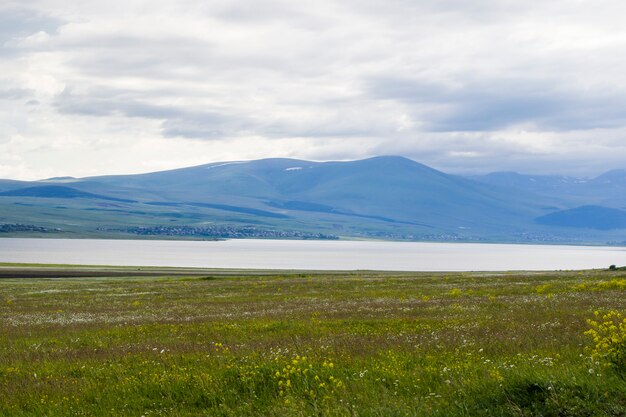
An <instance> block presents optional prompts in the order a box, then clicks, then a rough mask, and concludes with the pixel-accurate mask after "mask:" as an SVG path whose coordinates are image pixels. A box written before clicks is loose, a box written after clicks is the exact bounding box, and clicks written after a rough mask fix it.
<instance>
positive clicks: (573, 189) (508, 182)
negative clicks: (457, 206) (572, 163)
mask: <svg viewBox="0 0 626 417" xmlns="http://www.w3.org/2000/svg"><path fill="white" fill-rule="evenodd" d="M469 178H471V179H473V180H475V181H478V182H481V183H483V184H488V185H491V186H499V187H507V188H509V189H515V190H517V191H524V192H530V193H533V194H536V195H539V196H542V197H543V198H549V199H552V204H553V205H556V206H560V207H561V208H573V207H575V206H581V205H599V206H607V207H613V208H626V170H613V171H608V172H606V173H604V174H602V175H600V176H598V177H595V178H582V177H568V176H560V175H525V174H518V173H516V172H494V173H491V174H487V175H479V176H472V177H469Z"/></svg>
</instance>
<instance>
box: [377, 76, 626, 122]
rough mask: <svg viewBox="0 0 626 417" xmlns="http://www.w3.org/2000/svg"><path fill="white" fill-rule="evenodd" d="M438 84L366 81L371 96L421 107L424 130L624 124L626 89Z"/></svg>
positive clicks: (518, 82)
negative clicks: (588, 89) (602, 89)
mask: <svg viewBox="0 0 626 417" xmlns="http://www.w3.org/2000/svg"><path fill="white" fill-rule="evenodd" d="M459 84H460V85H454V84H453V85H452V86H450V85H443V84H441V83H428V82H423V81H412V80H409V79H402V78H399V79H398V78H393V77H391V78H382V79H381V78H378V79H376V78H375V79H373V80H370V81H369V82H368V83H367V87H366V89H367V91H368V93H369V94H370V95H371V97H373V98H374V99H382V100H398V101H400V102H403V103H407V104H409V105H411V106H413V107H414V112H415V114H416V116H418V117H419V116H420V115H419V112H420V109H422V108H426V109H429V108H439V109H442V110H440V111H438V112H430V113H429V112H428V111H427V112H426V115H425V116H426V117H427V120H426V126H427V129H428V130H429V131H435V132H455V131H493V130H499V129H503V128H507V127H509V126H512V125H517V124H524V123H532V124H534V125H535V126H537V127H539V128H545V129H554V130H572V129H590V128H604V127H616V126H623V125H625V124H626V92H621V91H619V90H615V91H612V92H610V93H606V92H604V91H587V92H585V91H577V90H576V87H575V86H571V87H570V88H569V89H567V88H565V87H564V86H562V85H559V84H557V83H550V82H549V81H547V80H540V81H537V80H533V79H530V80H529V79H524V78H517V79H493V80H480V81H472V80H462V81H461V83H459Z"/></svg>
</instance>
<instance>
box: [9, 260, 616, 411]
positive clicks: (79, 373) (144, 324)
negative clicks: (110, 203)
mask: <svg viewBox="0 0 626 417" xmlns="http://www.w3.org/2000/svg"><path fill="white" fill-rule="evenodd" d="M47 271H48V272H49V271H52V272H49V273H48V272H47ZM54 271H57V272H54ZM59 271H60V273H59ZM63 271H69V272H70V273H69V274H66V275H70V276H71V277H64V274H63ZM107 271H108V272H107ZM1 272H2V276H3V277H4V278H2V279H0V416H48V417H56V416H137V417H142V416H145V417H149V416H181V417H182V416H189V417H191V416H194V417H195V416H626V360H625V359H626V321H622V320H623V317H622V316H621V314H623V313H624V312H625V311H626V297H625V295H626V272H624V271H620V270H616V271H600V270H595V271H566V272H524V273H523V272H502V273H470V272H467V273H392V272H365V271H363V272H350V273H349V272H337V273H330V272H324V273H322V272H320V273H313V272H270V271H258V272H255V271H211V270H205V271H203V270H175V269H171V270H165V269H164V270H152V271H146V270H143V271H140V272H141V274H143V275H147V276H135V275H139V274H138V273H137V271H136V270H133V269H131V268H118V269H106V268H97V267H93V268H88V269H81V268H72V267H63V268H61V267H59V268H52V267H40V268H33V267H32V266H27V265H26V266H10V267H6V266H5V267H3V268H2V271H1ZM29 276H32V277H29ZM47 276H51V277H52V276H54V277H56V278H48V277H47Z"/></svg>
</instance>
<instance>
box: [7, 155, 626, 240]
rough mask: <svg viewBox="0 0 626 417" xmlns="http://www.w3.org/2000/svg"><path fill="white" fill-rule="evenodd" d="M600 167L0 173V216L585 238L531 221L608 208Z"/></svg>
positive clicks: (239, 165)
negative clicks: (593, 172)
mask: <svg viewBox="0 0 626 417" xmlns="http://www.w3.org/2000/svg"><path fill="white" fill-rule="evenodd" d="M608 174H609V173H607V174H606V175H607V176H606V177H603V176H601V177H598V178H597V179H592V180H585V179H577V178H571V177H559V176H526V175H522V174H516V173H495V174H490V175H486V176H481V177H473V178H464V177H460V176H456V175H450V174H446V173H443V172H441V171H437V170H435V169H432V168H430V167H428V166H425V165H423V164H420V163H417V162H415V161H412V160H410V159H406V158H402V157H397V156H381V157H375V158H370V159H365V160H360V161H347V162H311V161H303V160H297V159H284V158H274V159H262V160H256V161H231V162H221V163H211V164H206V165H200V166H195V167H190V168H181V169H176V170H170V171H161V172H154V173H147V174H139V175H114V176H99V177H89V178H72V177H59V178H50V179H47V180H42V181H33V182H17V181H9V180H0V223H7V224H22V223H23V224H31V225H35V226H41V227H48V228H54V229H55V230H56V229H57V228H60V229H61V230H63V231H64V233H72V234H74V235H76V236H79V235H80V236H111V237H114V236H118V235H120V236H121V235H128V234H131V235H132V233H133V230H138V228H146V227H147V228H150V229H149V230H157V231H159V232H162V233H163V234H168V233H170V231H171V234H172V235H173V236H180V235H182V234H183V233H182V232H181V231H183V230H184V231H185V233H184V234H185V235H189V233H191V234H193V233H192V232H193V231H196V230H197V231H207V230H218V228H217V226H220V229H219V230H224V229H223V227H227V228H228V227H232V228H233V230H234V232H233V233H234V234H235V235H236V229H237V228H240V229H241V228H245V230H246V231H249V230H250V227H255V228H258V229H259V230H260V229H262V230H261V231H260V232H258V233H257V232H254V233H253V234H252V235H259V236H271V235H272V232H271V231H272V230H276V231H283V232H284V233H283V236H314V235H316V234H323V235H324V236H331V235H336V236H340V237H352V238H354V237H358V238H361V237H365V238H384V239H411V240H438V241H457V240H464V241H532V242H536V241H539V242H580V241H591V242H596V241H606V240H609V239H613V238H614V237H616V236H613V235H612V234H611V233H609V232H606V231H602V232H600V231H598V232H597V233H595V234H594V233H591V234H590V233H589V232H588V231H585V233H584V234H581V232H580V229H579V228H578V226H571V225H568V224H561V223H559V222H558V221H557V222H555V221H547V222H544V221H542V220H541V221H540V220H537V221H536V220H535V219H542V218H544V216H546V215H550V214H551V213H557V212H561V211H564V210H569V209H572V208H575V207H578V206H584V205H589V204H596V205H598V206H603V207H607V208H619V207H617V206H616V205H619V204H620V203H619V201H621V200H622V198H621V197H616V194H618V195H619V196H621V194H620V192H619V190H620V188H619V187H621V185H616V184H618V182H617V181H618V179H620V175H619V174H618V173H613V174H611V175H608ZM621 179H622V180H624V178H623V176H622V178H621ZM608 181H610V182H608ZM591 182H596V183H597V184H601V187H600V186H599V185H596V186H589V185H587V184H588V183H591ZM623 184H624V187H626V180H624V181H623ZM598 187H600V188H602V191H601V192H600V194H599V192H598V190H596V188H598ZM616 187H617V188H616ZM609 189H610V190H612V191H607V190H609ZM601 193H606V194H605V195H602V194H601ZM599 196H601V198H600V197H599ZM605 199H612V202H611V203H610V204H604V200H605ZM600 203H602V204H600ZM625 204H626V201H625ZM227 230H230V229H227ZM237 230H239V229H237ZM241 230H243V229H241ZM189 231H191V232H189ZM198 233H200V232H198ZM607 233H608V234H607ZM616 233H617V232H616ZM199 236H200V235H199ZM203 236H204V235H202V237H203ZM621 240H623V239H621Z"/></svg>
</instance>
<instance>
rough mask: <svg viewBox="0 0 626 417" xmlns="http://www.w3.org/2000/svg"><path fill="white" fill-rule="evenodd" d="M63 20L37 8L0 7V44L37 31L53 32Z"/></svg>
mask: <svg viewBox="0 0 626 417" xmlns="http://www.w3.org/2000/svg"><path fill="white" fill-rule="evenodd" d="M63 23H64V22H63V21H62V20H61V19H58V18H56V17H53V16H48V15H45V14H43V13H42V12H39V11H37V10H32V9H26V8H0V44H1V43H3V42H6V41H8V40H11V39H14V38H18V37H24V36H28V35H32V34H33V33H37V32H46V33H48V34H54V33H56V32H57V30H58V28H59V27H60V26H61V25H63Z"/></svg>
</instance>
